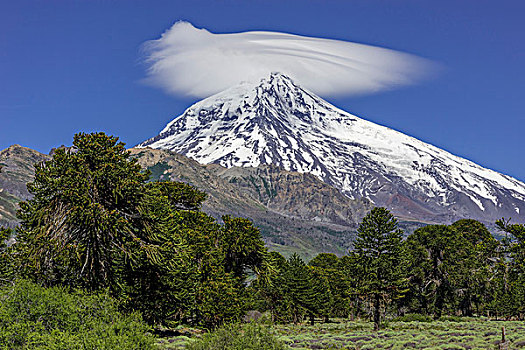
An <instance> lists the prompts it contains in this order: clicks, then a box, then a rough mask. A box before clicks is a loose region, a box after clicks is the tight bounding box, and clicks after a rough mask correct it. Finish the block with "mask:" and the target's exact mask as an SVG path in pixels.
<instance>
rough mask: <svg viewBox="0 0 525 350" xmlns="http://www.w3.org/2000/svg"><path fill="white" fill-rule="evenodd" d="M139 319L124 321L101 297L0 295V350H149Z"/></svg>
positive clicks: (23, 286) (35, 290)
mask: <svg viewBox="0 0 525 350" xmlns="http://www.w3.org/2000/svg"><path fill="white" fill-rule="evenodd" d="M147 331H148V327H147V326H146V325H145V324H144V323H143V322H142V319H141V317H140V315H138V314H130V315H123V314H121V313H120V312H119V311H118V310H117V305H116V303H115V302H114V301H113V300H112V299H111V298H110V297H108V296H107V295H105V294H98V295H88V294H85V293H81V292H68V291H67V290H66V289H65V288H63V287H53V288H43V287H41V286H39V285H37V284H34V283H32V282H28V281H18V282H17V283H16V284H15V285H14V286H10V287H4V288H2V289H0V349H39V350H44V349H45V350H48V349H49V350H51V349H53V350H59V349H83V350H84V349H108V350H109V349H115V350H119V349H122V350H124V349H152V348H153V338H152V337H151V336H149V335H147V334H146V332H147Z"/></svg>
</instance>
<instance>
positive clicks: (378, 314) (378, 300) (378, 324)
mask: <svg viewBox="0 0 525 350" xmlns="http://www.w3.org/2000/svg"><path fill="white" fill-rule="evenodd" d="M380 306H381V297H380V295H379V293H377V294H376V295H375V300H374V331H378V330H379V328H380V327H381V310H380Z"/></svg>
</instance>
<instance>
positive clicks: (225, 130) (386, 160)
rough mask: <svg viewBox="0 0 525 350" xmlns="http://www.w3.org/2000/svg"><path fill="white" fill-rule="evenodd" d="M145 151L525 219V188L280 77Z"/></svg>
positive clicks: (452, 216)
mask: <svg viewBox="0 0 525 350" xmlns="http://www.w3.org/2000/svg"><path fill="white" fill-rule="evenodd" d="M139 147H151V148H157V149H167V150H172V151H174V152H177V153H181V154H184V155H186V156H188V157H190V158H193V159H195V160H197V161H198V162H199V163H202V164H209V163H216V164H220V165H222V166H224V167H227V168H231V167H234V166H237V167H258V166H259V165H262V164H267V165H274V166H279V167H282V168H284V169H286V170H290V171H298V172H301V173H311V174H313V175H315V176H317V177H318V178H320V179H322V180H323V181H324V182H325V183H327V184H330V185H332V186H334V187H335V188H337V189H340V190H341V191H342V192H343V193H344V194H346V195H347V196H348V197H350V198H367V199H369V200H371V201H372V202H373V203H375V204H376V205H382V206H386V207H388V208H389V209H391V210H392V211H393V212H394V213H395V214H397V215H398V216H402V217H407V218H415V219H419V220H431V221H435V222H443V223H449V222H451V221H453V220H456V219H458V218H464V217H469V218H474V219H479V220H483V221H486V222H493V221H494V220H495V219H497V218H501V217H502V216H505V217H513V218H514V219H516V220H517V221H524V220H525V184H524V183H522V182H520V181H518V180H516V179H514V178H512V177H510V176H506V175H502V174H499V173H497V172H495V171H492V170H489V169H485V168H483V167H481V166H479V165H477V164H475V163H473V162H471V161H468V160H466V159H463V158H460V157H457V156H454V155H452V154H450V153H448V152H446V151H444V150H441V149H439V148H437V147H435V146H432V145H429V144H426V143H424V142H422V141H419V140H417V139H415V138H412V137H410V136H407V135H404V134H402V133H400V132H397V131H394V130H392V129H389V128H387V127H384V126H380V125H377V124H374V123H371V122H369V121H366V120H363V119H361V118H358V117H356V116H354V115H352V114H349V113H347V112H345V111H342V110H340V109H338V108H336V107H334V106H333V105H331V104H329V103H328V102H326V101H324V100H323V99H321V98H320V97H318V96H316V95H314V94H312V93H310V92H308V91H306V90H304V89H302V88H301V87H299V86H297V85H296V84H294V83H293V81H291V80H290V79H289V78H288V77H286V76H284V75H282V74H279V73H273V74H272V75H271V76H270V77H269V78H267V79H263V80H261V82H260V83H259V84H248V83H245V84H241V85H239V86H237V87H234V88H231V89H228V90H226V91H223V92H221V93H219V94H216V95H214V96H211V97H209V98H207V99H204V100H202V101H200V102H198V103H196V104H194V105H192V106H191V107H189V108H188V109H187V110H186V111H185V112H184V113H183V114H182V115H181V116H179V117H177V118H175V119H174V120H173V121H172V122H170V123H169V124H168V125H167V126H166V127H165V128H164V129H163V130H162V132H161V133H160V134H159V135H158V136H156V137H154V138H151V139H149V140H147V141H145V142H143V143H141V144H140V145H139Z"/></svg>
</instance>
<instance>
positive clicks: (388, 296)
mask: <svg viewBox="0 0 525 350" xmlns="http://www.w3.org/2000/svg"><path fill="white" fill-rule="evenodd" d="M401 237H402V231H401V230H398V229H397V220H396V219H395V218H394V216H393V215H392V214H391V213H390V212H389V211H388V210H387V209H385V208H377V207H376V208H374V209H372V211H371V212H370V213H369V214H367V215H366V216H365V217H364V218H363V221H362V222H361V224H360V225H359V227H358V229H357V239H356V242H355V244H354V251H353V252H352V255H353V257H354V259H355V262H356V266H357V268H358V269H359V270H358V275H359V292H360V293H361V294H362V295H365V296H367V297H368V298H370V299H371V301H372V303H373V305H374V326H375V328H376V329H378V328H380V324H381V307H382V305H383V304H388V302H389V301H390V300H392V299H394V298H398V297H400V296H402V295H403V293H404V292H405V290H404V288H405V276H404V270H403V268H402V262H403V255H402V253H403V251H402V245H401Z"/></svg>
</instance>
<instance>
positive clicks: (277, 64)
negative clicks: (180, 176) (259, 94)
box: [144, 22, 432, 98]
mask: <svg viewBox="0 0 525 350" xmlns="http://www.w3.org/2000/svg"><path fill="white" fill-rule="evenodd" d="M144 49H145V53H146V55H147V58H146V62H147V64H148V78H147V81H149V82H150V83H152V84H154V85H156V86H160V87H162V88H163V89H165V90H166V91H168V92H169V93H173V94H176V95H189V96H194V97H200V98H201V97H207V96H210V95H212V94H214V93H217V92H219V91H222V90H224V89H227V88H229V87H231V86H234V85H236V84H238V83H240V82H242V81H258V80H260V79H261V78H264V77H266V76H268V75H269V74H270V73H271V72H280V73H283V74H286V75H288V76H290V77H291V78H292V79H294V80H295V81H296V82H297V83H298V84H300V85H302V86H304V87H306V88H307V89H310V90H312V91H313V92H315V93H317V94H319V95H324V96H334V95H355V94H367V93H374V92H379V91H383V90H388V89H393V88H396V87H398V86H402V85H408V84H413V83H415V82H417V81H418V80H420V79H421V78H422V77H424V76H425V75H427V73H428V72H429V70H430V68H431V66H432V64H431V63H430V62H429V61H427V60H424V59H422V58H418V57H416V56H412V55H409V54H406V53H401V52H397V51H393V50H389V49H384V48H380V47H374V46H369V45H363V44H357V43H352V42H346V41H340V40H330V39H322V38H312V37H305V36H299V35H292V34H286V33H277V32H243V33H231V34H214V33H210V32H209V31H207V30H206V29H197V28H195V27H194V26H193V25H191V24H190V23H188V22H177V23H175V24H174V25H173V26H172V27H171V28H170V29H169V30H167V31H166V32H165V33H164V34H162V36H161V38H160V39H158V40H153V41H149V42H147V43H146V44H145V45H144Z"/></svg>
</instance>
